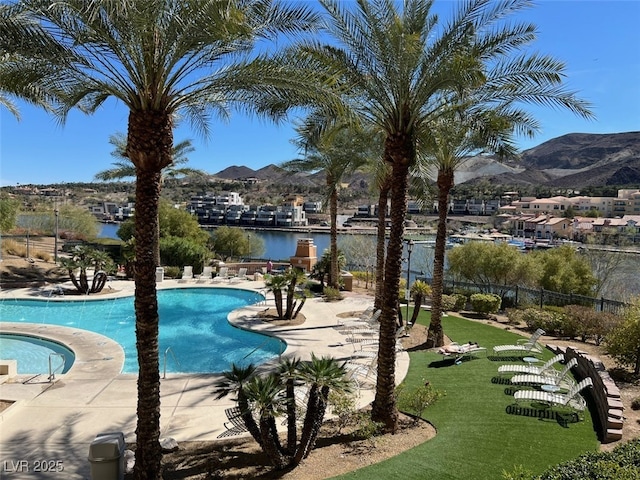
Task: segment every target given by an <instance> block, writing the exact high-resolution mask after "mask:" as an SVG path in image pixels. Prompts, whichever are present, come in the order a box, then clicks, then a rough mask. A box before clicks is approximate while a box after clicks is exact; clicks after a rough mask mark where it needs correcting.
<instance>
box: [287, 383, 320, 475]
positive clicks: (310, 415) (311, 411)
mask: <svg viewBox="0 0 640 480" xmlns="http://www.w3.org/2000/svg"><path fill="white" fill-rule="evenodd" d="M319 405H320V389H319V388H318V385H317V384H313V385H311V387H310V388H309V398H308V400H307V412H306V414H305V417H304V422H303V424H302V432H301V435H300V443H299V444H298V448H297V449H296V453H295V455H294V456H293V459H292V465H299V464H300V462H301V461H302V460H303V459H304V458H306V457H307V455H309V450H310V449H311V447H310V446H312V445H313V443H315V440H314V439H313V432H314V431H315V430H316V425H315V423H314V422H316V419H317V411H318V408H319Z"/></svg>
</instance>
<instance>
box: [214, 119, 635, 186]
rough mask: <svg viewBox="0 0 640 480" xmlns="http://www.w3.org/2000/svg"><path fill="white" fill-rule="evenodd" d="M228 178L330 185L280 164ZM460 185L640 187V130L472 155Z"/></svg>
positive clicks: (237, 171)
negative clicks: (508, 154)
mask: <svg viewBox="0 0 640 480" xmlns="http://www.w3.org/2000/svg"><path fill="white" fill-rule="evenodd" d="M213 176H214V177H217V178H220V179H225V180H246V179H247V178H256V179H258V180H262V181H267V182H278V183H282V184H293V185H309V186H322V185H324V181H325V179H324V173H323V172H322V171H320V172H315V173H294V174H292V173H290V172H287V171H286V170H284V169H283V168H281V167H279V166H277V165H273V164H272V165H267V166H265V167H263V168H261V169H259V170H253V169H251V168H248V167H245V166H237V165H234V166H231V167H227V168H225V169H224V170H221V171H220V172H218V173H215V174H214V175H213ZM455 178H456V184H462V183H467V182H469V183H476V182H479V181H483V182H487V181H488V182H490V183H493V184H503V185H538V186H546V187H554V188H575V189H580V188H584V187H589V186H603V185H618V186H625V185H628V186H635V187H638V186H640V131H637V132H624V133H605V134H595V133H570V134H567V135H562V136H560V137H557V138H553V139H551V140H548V141H546V142H544V143H541V144H540V145H538V146H536V147H533V148H530V149H528V150H524V151H523V152H522V153H521V154H520V155H519V157H517V158H513V159H507V160H504V161H499V159H498V158H497V157H496V156H494V155H478V156H474V157H469V158H468V159H466V160H465V161H464V162H463V164H462V165H461V166H460V168H458V170H456V176H455ZM344 181H345V183H348V184H349V188H355V189H362V188H368V185H369V181H370V180H369V178H368V176H367V175H366V174H363V173H355V174H354V175H352V176H351V177H350V178H347V179H344Z"/></svg>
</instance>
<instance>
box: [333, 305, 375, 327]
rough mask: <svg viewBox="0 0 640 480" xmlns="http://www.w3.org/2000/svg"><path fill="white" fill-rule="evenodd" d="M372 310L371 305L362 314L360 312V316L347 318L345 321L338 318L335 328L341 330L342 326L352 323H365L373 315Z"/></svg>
mask: <svg viewBox="0 0 640 480" xmlns="http://www.w3.org/2000/svg"><path fill="white" fill-rule="evenodd" d="M374 308H375V307H374V306H373V305H371V306H370V307H367V309H366V310H365V311H364V312H362V313H361V314H360V315H358V317H354V318H349V319H346V320H345V319H342V318H339V317H338V320H337V323H336V327H337V328H341V327H343V326H344V325H346V324H349V323H353V322H366V321H367V320H369V319H370V318H371V315H373V312H374Z"/></svg>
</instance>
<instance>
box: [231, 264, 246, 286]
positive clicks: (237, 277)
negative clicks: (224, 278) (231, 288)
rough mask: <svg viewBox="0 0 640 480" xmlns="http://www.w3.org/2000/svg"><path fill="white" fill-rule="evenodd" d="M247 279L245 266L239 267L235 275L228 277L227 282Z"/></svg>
mask: <svg viewBox="0 0 640 480" xmlns="http://www.w3.org/2000/svg"><path fill="white" fill-rule="evenodd" d="M246 279H247V269H246V268H245V267H242V268H239V269H238V273H237V274H236V275H233V276H230V277H229V283H238V282H241V281H243V280H246Z"/></svg>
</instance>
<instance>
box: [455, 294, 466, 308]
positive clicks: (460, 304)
mask: <svg viewBox="0 0 640 480" xmlns="http://www.w3.org/2000/svg"><path fill="white" fill-rule="evenodd" d="M453 298H454V299H455V305H454V306H453V308H452V310H453V311H454V312H459V311H460V310H464V309H465V307H466V306H467V296H466V295H465V294H463V293H456V294H454V295H453Z"/></svg>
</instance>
